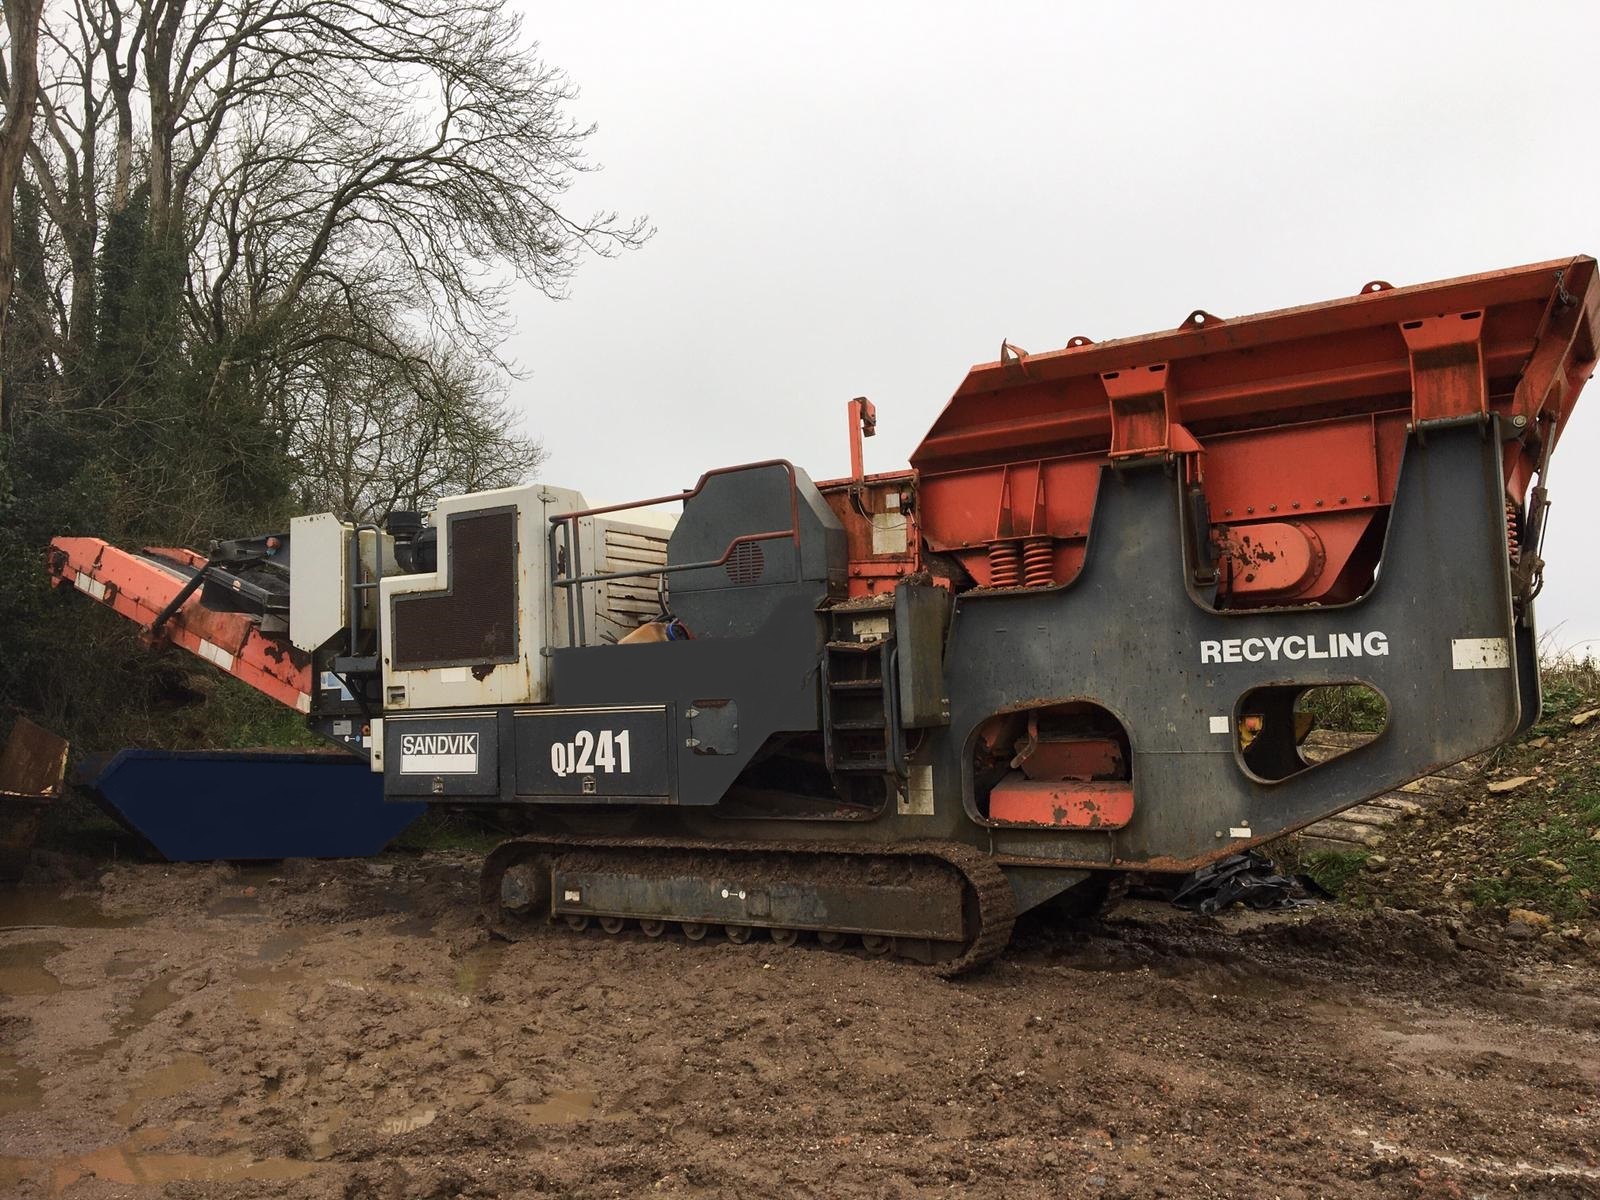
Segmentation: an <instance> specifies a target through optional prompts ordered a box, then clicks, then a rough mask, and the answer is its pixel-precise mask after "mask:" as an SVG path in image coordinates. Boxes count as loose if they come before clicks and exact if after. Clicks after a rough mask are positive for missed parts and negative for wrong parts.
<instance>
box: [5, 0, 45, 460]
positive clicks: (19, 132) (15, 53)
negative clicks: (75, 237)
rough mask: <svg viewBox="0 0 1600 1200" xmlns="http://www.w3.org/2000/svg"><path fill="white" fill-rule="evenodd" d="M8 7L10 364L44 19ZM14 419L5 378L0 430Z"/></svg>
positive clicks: (40, 1) (21, 3)
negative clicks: (18, 239) (19, 210)
mask: <svg viewBox="0 0 1600 1200" xmlns="http://www.w3.org/2000/svg"><path fill="white" fill-rule="evenodd" d="M5 9H6V29H7V32H8V33H9V34H10V38H11V62H10V63H9V64H8V66H7V70H6V82H7V85H8V86H7V88H6V115H5V122H4V124H3V125H0V362H4V361H5V346H6V317H7V316H8V315H9V314H10V312H11V288H12V284H13V283H14V282H15V281H16V277H17V262H16V249H15V246H14V244H13V233H14V232H15V218H16V207H15V206H16V196H17V179H18V177H19V176H20V175H21V174H22V158H23V155H24V154H26V153H27V149H28V139H29V138H31V137H32V136H33V110H34V107H35V105H36V104H37V102H38V96H39V18H40V15H41V14H42V13H43V11H44V0H6V6H5ZM9 418H10V414H9V413H8V412H7V411H6V408H5V380H4V378H0V430H4V429H5V428H6V427H7V423H8V421H9Z"/></svg>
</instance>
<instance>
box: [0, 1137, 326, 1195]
mask: <svg viewBox="0 0 1600 1200" xmlns="http://www.w3.org/2000/svg"><path fill="white" fill-rule="evenodd" d="M168 1136H169V1135H168V1133H167V1131H166V1130H161V1129H142V1130H140V1131H139V1132H138V1133H136V1134H134V1135H133V1136H132V1137H130V1138H128V1139H127V1140H125V1141H122V1142H118V1143H116V1144H115V1145H111V1146H105V1147H102V1148H101V1149H99V1150H91V1151H89V1153H87V1154H77V1155H69V1156H66V1157H63V1158H15V1157H0V1187H3V1188H5V1189H7V1190H8V1191H9V1190H13V1189H15V1188H17V1187H18V1186H19V1185H20V1184H21V1183H22V1182H23V1180H28V1179H36V1180H46V1181H48V1184H49V1189H50V1195H52V1196H60V1195H62V1194H63V1193H64V1192H65V1191H66V1190H67V1189H68V1188H70V1187H71V1186H72V1185H73V1184H75V1183H77V1182H78V1181H79V1180H80V1179H86V1178H89V1177H91V1176H92V1177H93V1178H95V1179H98V1180H100V1181H101V1182H104V1183H111V1184H120V1185H122V1186H124V1187H137V1186H140V1185H143V1186H147V1187H148V1186H160V1185H164V1184H168V1183H245V1182H252V1181H265V1182H269V1183H271V1182H286V1181H289V1180H293V1179H303V1178H304V1177H305V1176H307V1175H310V1174H311V1173H312V1172H314V1171H316V1170H318V1167H317V1164H316V1163H309V1162H301V1161H298V1160H296V1159H288V1158H261V1159H258V1158H253V1157H251V1155H250V1154H249V1153H248V1152H246V1151H244V1150H235V1151H231V1152H229V1153H227V1154H218V1155H214V1156H208V1155H202V1154H158V1153H155V1152H154V1151H153V1150H151V1147H153V1146H158V1145H160V1144H161V1143H162V1142H163V1141H165V1140H166V1139H167V1137H168Z"/></svg>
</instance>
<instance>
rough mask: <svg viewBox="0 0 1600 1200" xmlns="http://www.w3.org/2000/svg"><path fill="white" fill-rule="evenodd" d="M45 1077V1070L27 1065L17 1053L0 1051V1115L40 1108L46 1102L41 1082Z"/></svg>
mask: <svg viewBox="0 0 1600 1200" xmlns="http://www.w3.org/2000/svg"><path fill="white" fill-rule="evenodd" d="M43 1078H44V1072H43V1071H35V1070H34V1069H33V1068H32V1067H25V1066H23V1065H22V1064H21V1063H20V1062H18V1061H17V1056H16V1055H15V1054H11V1053H9V1052H7V1051H0V1117H4V1116H8V1115H9V1114H11V1113H15V1112H27V1111H29V1110H30V1109H35V1108H38V1107H39V1106H40V1104H42V1103H43V1102H44V1088H43V1087H41V1086H40V1082H39V1081H40V1080H41V1079H43Z"/></svg>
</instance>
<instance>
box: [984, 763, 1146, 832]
mask: <svg viewBox="0 0 1600 1200" xmlns="http://www.w3.org/2000/svg"><path fill="white" fill-rule="evenodd" d="M989 818H990V820H993V821H1002V822H1005V823H1007V824H1012V825H1053V826H1059V827H1066V828H1071V829H1121V828H1122V827H1123V826H1124V825H1126V824H1127V823H1128V822H1129V821H1131V820H1132V819H1133V785H1132V784H1131V783H1128V782H1127V781H1125V780H1100V781H1092V780H1066V779H1028V778H1027V777H1025V776H1023V775H1022V774H1020V773H1018V772H1013V773H1012V774H1011V775H1009V776H1007V777H1006V778H1005V779H1003V780H1001V781H1000V782H999V783H998V784H996V785H995V788H994V791H993V792H991V793H990V795H989Z"/></svg>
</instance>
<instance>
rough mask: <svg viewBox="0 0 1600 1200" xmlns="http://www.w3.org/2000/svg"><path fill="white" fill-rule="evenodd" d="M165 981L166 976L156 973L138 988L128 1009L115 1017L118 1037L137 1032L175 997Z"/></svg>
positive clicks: (166, 980)
mask: <svg viewBox="0 0 1600 1200" xmlns="http://www.w3.org/2000/svg"><path fill="white" fill-rule="evenodd" d="M167 982H168V979H167V976H165V975H157V976H156V977H155V978H154V979H152V980H151V981H150V982H149V983H147V984H145V985H144V986H143V987H142V988H140V989H139V991H138V993H137V994H136V995H135V996H134V997H133V1003H132V1004H130V1005H129V1006H128V1011H127V1012H125V1013H124V1014H123V1015H122V1016H121V1017H119V1018H118V1019H117V1023H116V1029H115V1032H116V1035H117V1037H118V1038H125V1037H127V1036H129V1035H130V1034H133V1033H137V1032H138V1031H139V1030H141V1029H143V1028H144V1027H145V1026H146V1025H148V1024H150V1022H151V1021H153V1020H155V1019H156V1017H157V1015H158V1014H160V1012H161V1011H162V1010H163V1009H165V1008H166V1007H167V1006H168V1005H170V1004H172V1002H173V1001H175V1000H176V999H177V997H176V996H174V995H173V994H172V991H171V989H169V988H168V986H167Z"/></svg>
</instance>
